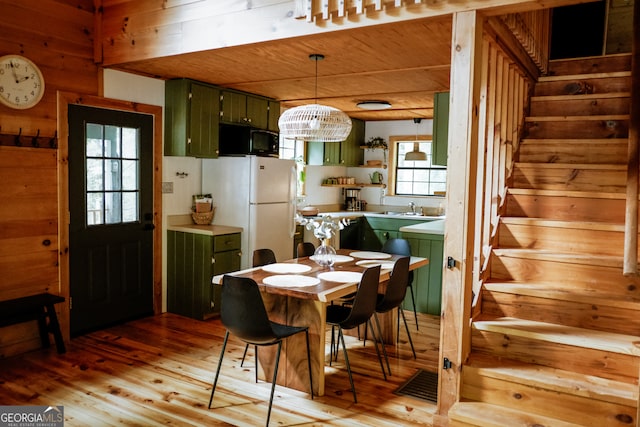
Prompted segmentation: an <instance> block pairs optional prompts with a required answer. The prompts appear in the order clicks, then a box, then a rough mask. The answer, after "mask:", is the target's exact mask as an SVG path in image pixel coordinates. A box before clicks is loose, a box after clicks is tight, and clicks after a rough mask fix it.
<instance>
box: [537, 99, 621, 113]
mask: <svg viewBox="0 0 640 427" xmlns="http://www.w3.org/2000/svg"><path fill="white" fill-rule="evenodd" d="M606 114H629V98H628V97H620V98H600V99H597V98H590V99H580V98H576V99H565V100H547V99H545V98H541V99H536V100H533V101H532V102H531V111H530V112H529V116H530V117H539V116H590V115H596V116H601V115H606Z"/></svg>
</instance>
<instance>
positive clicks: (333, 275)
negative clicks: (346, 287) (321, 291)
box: [318, 271, 362, 283]
mask: <svg viewBox="0 0 640 427" xmlns="http://www.w3.org/2000/svg"><path fill="white" fill-rule="evenodd" d="M318 279H322V280H326V281H328V282H338V283H351V282H359V281H360V279H362V273H358V272H357V271H325V272H324V273H320V274H318Z"/></svg>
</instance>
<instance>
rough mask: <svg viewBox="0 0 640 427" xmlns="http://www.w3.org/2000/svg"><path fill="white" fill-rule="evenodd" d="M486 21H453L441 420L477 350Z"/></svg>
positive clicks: (465, 16)
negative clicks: (473, 330) (474, 298)
mask: <svg viewBox="0 0 640 427" xmlns="http://www.w3.org/2000/svg"><path fill="white" fill-rule="evenodd" d="M482 27H483V25H482V19H481V18H480V17H479V16H478V13H477V12H475V11H470V12H463V13H456V14H454V15H453V29H454V30H453V37H452V52H451V82H452V85H451V101H450V102H451V108H450V111H451V112H452V114H451V115H450V117H449V148H448V159H449V165H455V166H457V168H452V169H450V171H449V176H450V177H455V179H449V180H447V199H448V205H447V223H446V225H445V251H444V256H445V257H452V258H453V259H454V260H455V267H453V268H446V269H445V270H444V272H443V286H442V289H443V291H442V319H443V320H444V321H443V323H442V327H441V335H440V336H441V338H440V360H441V361H442V360H444V358H447V359H448V360H449V361H451V363H452V367H451V368H450V369H441V370H440V376H439V380H438V409H437V414H438V415H442V416H444V415H446V414H447V413H448V411H449V409H450V408H451V406H453V404H454V403H456V401H457V400H458V399H459V396H460V390H461V382H462V379H461V372H460V371H461V368H462V363H463V362H464V360H465V359H466V356H467V355H468V354H469V351H470V346H471V338H470V330H469V319H470V315H471V292H472V282H471V281H472V279H473V272H472V269H473V257H474V254H473V249H474V247H473V237H474V235H475V227H476V223H475V221H476V212H475V209H476V204H475V200H476V175H477V168H476V164H477V156H478V153H477V144H476V141H477V139H478V129H477V124H478V123H477V116H476V115H477V108H478V103H479V92H480V78H479V77H480V73H479V66H480V60H481V58H480V55H479V52H481V43H482Z"/></svg>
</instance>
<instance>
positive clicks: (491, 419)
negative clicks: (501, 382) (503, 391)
mask: <svg viewBox="0 0 640 427" xmlns="http://www.w3.org/2000/svg"><path fill="white" fill-rule="evenodd" d="M448 417H449V419H451V420H456V421H461V422H464V423H467V424H469V425H477V426H483V427H531V426H535V425H540V426H554V427H583V426H581V425H579V424H574V423H570V422H566V421H562V420H557V419H555V418H549V417H544V416H542V415H536V414H531V413H527V412H522V411H517V410H515V409H510V408H505V407H503V406H498V405H493V404H490V403H484V402H457V403H455V404H454V405H453V406H452V407H451V409H449V413H448Z"/></svg>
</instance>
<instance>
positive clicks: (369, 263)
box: [356, 259, 395, 270]
mask: <svg viewBox="0 0 640 427" xmlns="http://www.w3.org/2000/svg"><path fill="white" fill-rule="evenodd" d="M394 264H395V263H394V262H393V261H376V260H371V259H363V260H362V261H358V262H356V265H359V266H361V267H367V268H369V267H375V266H376V265H379V266H380V268H381V269H382V270H393V265H394Z"/></svg>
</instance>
